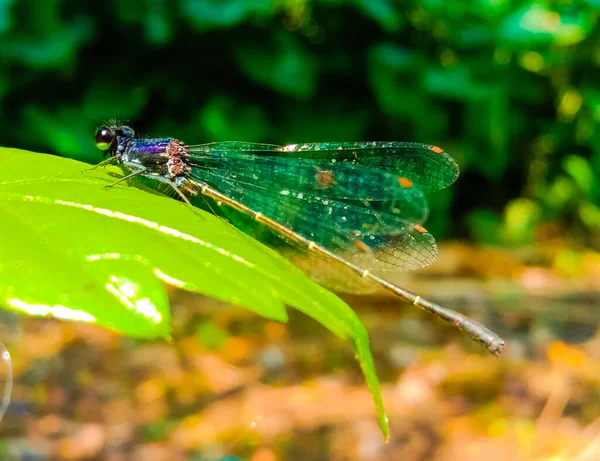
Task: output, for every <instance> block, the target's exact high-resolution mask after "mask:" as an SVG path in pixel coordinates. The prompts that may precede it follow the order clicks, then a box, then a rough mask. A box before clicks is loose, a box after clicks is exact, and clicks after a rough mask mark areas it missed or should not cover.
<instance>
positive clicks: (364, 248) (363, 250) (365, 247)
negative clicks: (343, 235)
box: [354, 240, 369, 253]
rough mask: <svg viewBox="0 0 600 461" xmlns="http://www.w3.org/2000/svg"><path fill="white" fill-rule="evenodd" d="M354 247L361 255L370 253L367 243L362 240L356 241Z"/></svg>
mask: <svg viewBox="0 0 600 461" xmlns="http://www.w3.org/2000/svg"><path fill="white" fill-rule="evenodd" d="M354 246H355V247H356V249H357V250H358V251H360V252H361V253H367V252H368V251H369V247H368V245H367V244H366V243H365V242H363V241H362V240H355V241H354Z"/></svg>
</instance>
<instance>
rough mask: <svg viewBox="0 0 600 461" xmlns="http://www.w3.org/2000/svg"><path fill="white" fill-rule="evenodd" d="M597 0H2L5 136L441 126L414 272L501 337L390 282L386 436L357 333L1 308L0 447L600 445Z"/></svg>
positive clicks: (194, 455) (535, 454) (565, 451)
mask: <svg viewBox="0 0 600 461" xmlns="http://www.w3.org/2000/svg"><path fill="white" fill-rule="evenodd" d="M599 12H600V2H599V1H598V0H580V1H554V2H548V1H541V0H534V1H516V0H513V1H511V0H477V1H471V2H465V1H462V0H447V1H441V0H412V1H405V0H319V1H308V0H220V1H217V0H170V1H168V0H130V1H126V0H109V1H107V2H79V1H74V0H73V1H69V0H44V1H39V0H0V145H3V146H9V147H18V148H23V149H29V150H34V151H39V152H44V153H51V154H56V155H61V156H66V157H71V158H75V159H78V160H83V161H86V162H90V163H97V162H98V161H100V160H101V159H102V154H101V152H100V151H98V150H97V149H96V148H95V147H94V144H93V134H94V131H95V129H96V128H97V127H98V126H100V125H101V124H103V123H104V122H106V121H108V120H112V119H117V120H119V121H123V122H127V123H128V124H130V125H131V126H133V127H134V128H135V129H136V131H137V132H138V133H141V134H144V135H148V136H153V137H158V136H172V137H177V138H179V139H182V140H184V141H185V142H187V143H203V142H210V141H226V140H240V141H257V142H268V143H278V144H283V143H290V142H302V141H328V140H337V141H353V140H356V141H358V140H390V141H391V140H394V141H416V142H423V143H430V144H437V145H439V146H441V147H442V148H444V149H445V150H447V151H448V152H450V153H451V154H452V155H453V157H454V158H455V159H456V160H457V162H458V163H459V165H460V167H461V177H460V178H459V180H458V182H457V183H456V184H455V185H453V186H452V187H451V188H450V189H448V190H446V191H443V192H439V193H436V194H433V195H432V196H431V197H430V204H431V216H430V218H429V219H428V221H427V223H426V224H427V228H428V230H430V231H431V232H432V233H433V234H434V235H435V236H436V237H437V238H438V241H439V242H440V257H439V260H438V262H437V263H435V264H434V265H433V266H432V267H430V268H428V269H425V270H423V271H418V272H417V273H411V274H406V275H399V276H398V277H397V278H396V279H395V281H397V282H399V283H400V282H401V283H402V284H403V286H406V287H407V288H409V289H412V290H414V291H417V292H419V293H420V294H422V295H424V296H428V297H430V298H432V299H434V300H436V301H438V302H440V303H443V304H445V305H448V306H449V307H454V308H457V309H460V310H461V311H462V312H465V313H467V314H469V315H471V316H473V317H475V318H477V319H478V320H480V321H482V322H484V323H486V324H487V325H488V326H490V327H492V328H494V329H495V330H496V331H498V332H499V333H500V334H501V335H503V336H504V337H505V339H506V340H507V343H508V347H507V351H506V353H505V356H504V357H503V358H502V359H499V360H498V359H494V358H491V357H487V356H485V355H484V353H483V352H482V351H481V350H480V349H479V348H477V346H474V345H471V344H469V343H468V341H466V340H464V338H462V337H461V336H460V335H458V334H456V333H455V332H454V331H452V330H451V329H450V328H448V327H445V326H443V325H441V324H440V323H439V322H436V321H433V320H432V319H431V318H428V317H427V316H425V315H422V314H420V313H419V312H413V309H411V308H410V307H407V306H404V305H400V304H399V303H398V302H397V301H396V300H395V299H392V298H389V297H387V296H386V295H384V294H381V293H377V294H375V295H373V296H370V297H359V296H345V299H346V300H347V301H348V302H349V303H350V305H351V306H353V307H354V308H355V309H356V311H357V312H358V314H359V316H360V318H361V319H362V320H363V321H364V323H365V325H366V327H367V329H368V330H369V331H370V334H371V343H372V347H373V352H374V354H375V361H376V366H377V369H378V372H379V374H380V378H381V380H382V385H383V394H384V401H385V403H386V405H387V407H388V412H389V416H390V421H391V429H392V440H391V442H390V443H389V444H385V443H384V441H383V437H382V436H381V434H380V433H379V432H378V428H377V424H376V418H375V412H374V408H373V405H372V403H371V400H370V397H369V395H368V390H367V388H366V386H365V385H364V384H363V381H362V377H361V375H360V370H359V369H358V367H357V365H356V364H355V362H354V360H353V357H352V354H351V351H350V348H349V347H348V346H347V345H346V344H344V343H342V342H341V341H338V340H337V339H336V338H334V337H333V336H332V335H331V334H330V333H329V332H327V331H325V330H324V329H323V328H322V327H321V326H319V325H317V324H316V323H314V322H313V321H311V320H309V319H307V318H305V317H303V316H301V315H299V314H294V313H291V319H290V323H289V325H285V326H284V325H279V324H276V323H273V322H269V321H265V320H263V319H261V318H258V317H256V316H253V315H251V314H249V313H247V312H245V311H243V310H241V309H239V308H236V307H233V306H226V305H222V304H219V303H217V302H216V301H213V300H210V299H207V298H201V297H198V296H191V295H189V294H186V293H181V292H172V301H173V310H174V333H173V342H172V343H171V344H167V343H164V342H156V343H150V342H139V341H133V340H130V339H125V338H120V337H118V336H116V335H114V334H112V333H109V332H106V331H102V330H99V329H93V328H90V327H89V326H81V325H66V324H61V323H58V322H55V321H40V320H27V321H24V320H21V319H17V318H15V317H12V316H9V315H8V314H5V313H2V319H3V321H4V322H3V326H2V338H3V340H4V341H5V342H6V344H7V347H8V348H9V350H10V351H11V353H12V355H13V365H14V367H15V392H14V396H13V404H12V406H11V408H10V409H9V412H8V414H7V415H6V416H5V418H4V420H3V421H2V422H1V423H0V435H1V438H2V440H1V441H0V459H10V460H12V459H17V460H19V459H28V460H46V459H48V460H49V459H52V460H54V459H69V460H79V459H85V460H88V459H89V460H101V459H102V460H104V459H107V460H111V461H120V460H128V459H134V460H163V459H164V460H179V459H194V460H238V459H244V460H246V459H248V460H252V461H276V460H288V459H289V460H328V459H335V460H353V459H360V460H397V459H402V460H407V461H409V460H454V459H460V460H467V461H468V460H475V459H481V457H482V456H484V455H485V456H486V459H488V461H493V460H534V459H535V460H546V459H547V460H550V459H552V460H555V459H556V460H557V459H560V460H596V459H600V432H599V430H600V377H599V374H598V370H599V369H600V335H598V332H597V326H598V321H599V319H600V254H599V253H598V250H599V248H600V178H599V177H600V135H599V134H598V133H597V131H596V130H595V128H596V124H597V123H598V121H599V120H600V84H599V83H598V82H599V81H600V29H599V25H598V19H599Z"/></svg>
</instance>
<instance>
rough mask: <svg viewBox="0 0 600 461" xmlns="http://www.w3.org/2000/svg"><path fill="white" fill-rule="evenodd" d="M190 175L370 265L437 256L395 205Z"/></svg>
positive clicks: (381, 268) (427, 237)
mask: <svg viewBox="0 0 600 461" xmlns="http://www.w3.org/2000/svg"><path fill="white" fill-rule="evenodd" d="M191 178H192V180H195V181H198V182H202V183H208V184H209V185H211V186H212V187H214V188H215V189H217V190H219V191H220V192H221V193H222V194H225V195H227V196H228V197H231V198H232V199H234V200H237V201H239V202H241V203H243V204H245V205H246V206H248V207H250V208H252V209H253V210H255V211H260V212H261V213H262V214H263V215H265V216H267V217H269V218H271V219H273V220H275V221H277V222H278V223H280V224H282V225H284V226H286V227H288V228H290V229H292V230H294V231H295V232H297V233H298V234H300V235H302V236H303V237H305V238H306V239H309V240H312V241H314V242H316V243H318V244H320V245H323V246H325V247H327V248H329V249H331V250H332V251H336V252H338V253H339V254H341V255H342V256H344V257H345V258H347V259H349V260H351V261H352V262H355V263H356V264H358V265H360V266H361V267H363V268H366V269H370V270H372V271H378V272H390V271H394V272H395V271H402V270H412V269H416V268H419V267H423V266H426V265H428V264H431V263H432V262H433V261H434V260H435V258H436V257H437V247H436V245H435V240H434V238H433V236H432V235H431V234H430V233H428V232H427V231H426V230H425V229H424V228H423V227H421V226H420V225H419V224H417V223H415V222H411V221H409V220H406V219H403V218H402V217H400V215H399V214H398V213H394V210H388V212H384V211H375V210H373V209H372V208H371V207H369V204H368V203H364V204H363V203H348V202H344V201H341V200H334V199H324V198H321V197H317V196H314V195H309V194H303V195H302V196H299V194H290V195H281V194H279V193H276V192H273V191H272V190H270V189H268V188H264V187H262V185H258V184H257V185H252V184H243V185H242V184H240V183H238V182H237V181H235V180H233V179H231V178H229V177H226V176H224V175H220V174H215V173H213V172H210V171H208V170H204V169H195V170H193V171H192V173H191ZM259 184H260V182H259ZM423 200H424V199H423ZM390 203H391V202H390ZM425 205H426V204H425ZM221 211H222V213H223V214H224V215H225V216H226V217H227V218H228V219H230V220H231V221H232V222H233V223H234V224H235V225H236V226H238V227H240V228H241V229H242V230H244V231H246V232H249V233H251V234H253V235H256V233H255V232H254V230H255V228H256V225H255V223H254V222H253V221H251V220H250V219H249V218H247V217H246V216H244V215H242V214H240V213H238V212H236V211H235V210H231V209H229V208H228V207H223V208H222V210H221ZM259 238H260V236H259ZM260 239H261V240H263V239H262V238H260Z"/></svg>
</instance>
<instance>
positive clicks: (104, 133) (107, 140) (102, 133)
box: [94, 127, 115, 150]
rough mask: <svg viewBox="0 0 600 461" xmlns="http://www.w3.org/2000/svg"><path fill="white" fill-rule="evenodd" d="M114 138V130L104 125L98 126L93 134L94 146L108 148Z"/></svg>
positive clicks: (101, 148)
mask: <svg viewBox="0 0 600 461" xmlns="http://www.w3.org/2000/svg"><path fill="white" fill-rule="evenodd" d="M114 139H115V133H114V131H113V130H111V129H110V128H106V127H102V128H98V130H96V135H95V136H94V142H95V143H96V147H97V148H98V149H100V150H108V149H109V148H110V145H111V144H112V142H113V140H114Z"/></svg>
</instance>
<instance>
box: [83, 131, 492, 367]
mask: <svg viewBox="0 0 600 461" xmlns="http://www.w3.org/2000/svg"><path fill="white" fill-rule="evenodd" d="M94 141H95V144H96V146H97V147H98V148H99V149H100V150H102V151H103V152H104V154H105V156H106V155H108V158H107V159H106V160H104V161H103V162H101V163H100V164H98V165H97V166H101V165H104V164H109V163H117V164H120V165H122V166H123V167H124V168H125V170H126V171H127V174H126V175H125V176H123V177H122V178H120V179H119V180H118V181H117V182H115V183H114V184H113V185H115V184H118V183H120V182H121V181H127V180H130V179H131V178H134V177H136V176H140V177H145V178H149V179H150V180H152V181H155V182H158V183H164V184H168V186H169V187H170V188H171V189H172V190H173V191H175V193H176V194H177V195H178V196H179V198H180V199H181V200H182V201H184V202H186V203H187V204H188V205H190V206H193V205H192V203H191V201H190V199H192V198H194V197H204V198H205V199H211V200H212V201H213V202H215V203H217V204H218V205H219V209H223V210H224V213H223V214H224V217H225V218H226V219H229V220H230V221H231V222H232V223H233V224H234V225H237V226H238V227H240V228H242V227H243V226H242V223H241V220H240V217H243V218H245V219H246V221H249V222H251V223H253V224H257V225H259V226H265V227H266V228H268V229H270V230H271V231H272V232H274V233H275V234H276V235H278V236H280V237H281V238H283V239H284V240H286V241H290V242H291V243H292V244H294V245H296V246H298V247H300V248H301V249H303V250H305V251H306V252H308V253H311V254H315V255H318V256H320V257H323V258H325V259H327V260H329V261H332V262H334V263H336V264H338V265H339V267H345V268H346V269H349V270H350V271H351V272H353V273H354V274H356V275H357V276H358V277H360V278H361V279H364V280H370V281H371V282H375V284H377V285H379V286H381V287H383V288H384V289H385V290H387V291H389V292H391V293H393V294H394V295H396V296H398V297H399V298H401V299H403V300H404V301H406V302H408V303H411V304H413V305H415V306H416V307H418V308H420V309H423V310H425V311H427V312H429V313H431V314H433V315H435V316H436V317H438V318H440V319H442V320H443V321H445V322H447V323H449V324H450V325H452V326H454V327H456V328H458V329H459V330H461V331H463V332H464V333H466V334H467V335H468V336H469V337H470V338H471V339H473V340H474V341H476V342H478V343H480V344H481V345H483V346H484V347H486V348H487V350H488V351H489V352H490V353H491V354H493V355H496V356H498V355H500V354H501V352H502V350H503V349H504V341H503V340H502V339H501V338H500V337H499V336H498V335H497V334H496V333H494V332H493V331H491V330H489V329H488V328H486V327H485V326H483V325H481V324H480V323H478V322H476V321H474V320H472V319H470V318H468V317H467V316H465V315H463V314H461V313H459V312H457V311H454V310H452V309H449V308H446V307H442V306H440V305H438V304H436V303H433V302H431V301H428V300H426V299H424V298H422V297H421V296H419V295H417V294H415V293H413V292H411V291H408V290H405V289H404V288H401V287H399V286H398V285H396V284H394V283H391V282H389V281H388V280H386V279H385V278H384V277H383V276H382V275H381V274H382V273H386V272H398V271H406V270H413V269H417V268H420V267H424V266H427V265H429V264H431V263H432V262H433V261H434V260H435V259H436V257H437V246H436V243H435V239H434V238H433V236H432V235H431V234H430V233H429V232H428V231H427V230H426V229H425V228H424V227H423V226H422V223H423V222H424V221H425V219H426V218H427V214H428V204H427V200H426V197H425V193H426V192H431V191H435V190H439V189H443V188H445V187H447V186H449V185H450V184H452V183H453V182H454V181H455V180H456V178H457V177H458V166H457V165H456V162H455V161H454V160H453V159H452V157H451V156H450V155H448V154H447V153H446V152H445V151H444V150H443V149H441V148H439V147H437V146H433V145H427V144H419V143H412V142H319V143H303V144H289V145H286V146H277V145H271V144H260V143H250V142H238V141H233V142H213V143H205V144H197V145H187V144H185V143H184V142H182V141H180V140H178V139H175V138H142V137H136V135H135V132H134V130H133V129H132V128H131V127H129V126H126V125H118V124H110V125H107V126H103V127H100V128H98V129H97V131H96V133H95V136H94Z"/></svg>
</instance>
